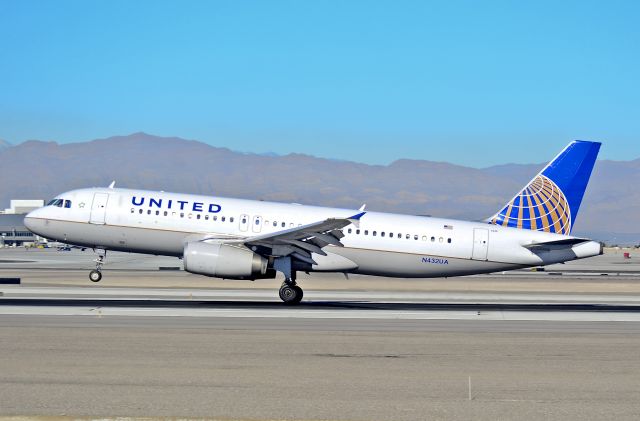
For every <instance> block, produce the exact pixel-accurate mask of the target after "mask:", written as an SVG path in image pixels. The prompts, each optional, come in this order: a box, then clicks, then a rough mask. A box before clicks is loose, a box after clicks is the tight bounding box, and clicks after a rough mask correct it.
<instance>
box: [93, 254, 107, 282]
mask: <svg viewBox="0 0 640 421" xmlns="http://www.w3.org/2000/svg"><path fill="white" fill-rule="evenodd" d="M106 256H107V251H106V250H105V251H104V253H103V254H98V258H97V259H96V260H94V262H96V268H95V269H94V270H92V271H91V272H89V280H91V282H100V280H101V279H102V265H104V258H105V257H106Z"/></svg>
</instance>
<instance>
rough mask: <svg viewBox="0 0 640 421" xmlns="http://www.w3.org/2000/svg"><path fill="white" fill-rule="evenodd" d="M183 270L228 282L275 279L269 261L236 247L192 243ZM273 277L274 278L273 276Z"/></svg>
mask: <svg viewBox="0 0 640 421" xmlns="http://www.w3.org/2000/svg"><path fill="white" fill-rule="evenodd" d="M183 258H184V270H186V271H187V272H191V273H196V274H199V275H206V276H215V277H217V278H227V279H258V278H270V277H275V273H272V272H273V270H271V271H269V270H267V259H265V258H264V257H262V256H260V255H259V254H256V253H254V252H252V251H251V250H249V249H247V248H245V247H242V246H236V245H230V244H220V243H203V242H189V243H187V244H186V245H185V246H184V255H183ZM271 275H273V276H271Z"/></svg>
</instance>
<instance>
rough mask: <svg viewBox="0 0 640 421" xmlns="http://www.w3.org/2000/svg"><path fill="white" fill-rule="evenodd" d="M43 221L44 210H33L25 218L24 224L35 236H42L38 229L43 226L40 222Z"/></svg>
mask: <svg viewBox="0 0 640 421" xmlns="http://www.w3.org/2000/svg"><path fill="white" fill-rule="evenodd" d="M40 221H42V208H40V209H36V210H32V211H31V212H29V213H28V214H26V215H25V216H24V220H23V224H24V226H25V227H27V229H28V230H29V231H31V232H33V233H35V234H40V233H39V232H38V231H39V230H38V227H39V226H40V225H42V224H40V223H39V222H40Z"/></svg>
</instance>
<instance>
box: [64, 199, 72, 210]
mask: <svg viewBox="0 0 640 421" xmlns="http://www.w3.org/2000/svg"><path fill="white" fill-rule="evenodd" d="M64 207H65V208H67V209H69V208H70V207H71V200H65V201H64Z"/></svg>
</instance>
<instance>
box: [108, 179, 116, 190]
mask: <svg viewBox="0 0 640 421" xmlns="http://www.w3.org/2000/svg"><path fill="white" fill-rule="evenodd" d="M115 186H116V180H113V181H112V182H111V184H109V188H110V189H112V188H114V187H115Z"/></svg>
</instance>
